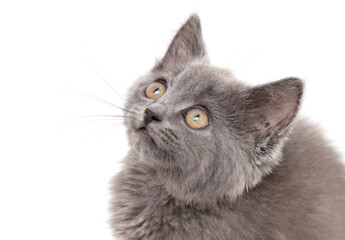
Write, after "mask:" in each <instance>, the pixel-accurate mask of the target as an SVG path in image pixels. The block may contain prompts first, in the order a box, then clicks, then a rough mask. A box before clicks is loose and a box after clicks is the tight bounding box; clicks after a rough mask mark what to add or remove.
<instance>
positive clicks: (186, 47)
mask: <svg viewBox="0 0 345 240" xmlns="http://www.w3.org/2000/svg"><path fill="white" fill-rule="evenodd" d="M204 56H206V50H205V45H204V42H203V40H202V35H201V25H200V19H199V17H198V16H197V15H192V16H190V17H189V18H188V20H187V21H186V23H185V24H183V25H182V27H181V28H180V30H179V31H178V32H177V34H176V35H175V37H174V39H173V40H172V42H171V44H170V46H169V48H168V51H167V52H166V54H165V56H164V57H163V59H162V60H161V61H160V62H159V63H158V64H157V65H156V67H155V68H156V69H165V68H169V67H174V66H178V65H180V64H184V63H186V62H188V61H191V60H193V59H197V58H202V57H204Z"/></svg>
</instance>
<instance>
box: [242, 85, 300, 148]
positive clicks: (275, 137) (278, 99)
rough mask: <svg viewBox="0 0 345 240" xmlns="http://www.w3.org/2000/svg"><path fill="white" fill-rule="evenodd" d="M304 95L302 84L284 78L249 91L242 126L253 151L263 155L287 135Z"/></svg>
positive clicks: (245, 101)
mask: <svg viewBox="0 0 345 240" xmlns="http://www.w3.org/2000/svg"><path fill="white" fill-rule="evenodd" d="M302 94H303V82H302V80H300V79H298V78H286V79H282V80H280V81H276V82H273V83H269V84H265V85H261V86H258V87H254V88H251V89H249V90H248V91H247V92H246V97H245V100H244V104H245V108H244V112H243V115H242V116H243V120H242V121H243V124H244V127H245V129H246V131H247V132H249V133H250V135H251V137H252V139H253V140H254V142H255V144H256V147H258V146H259V148H260V149H261V150H260V152H265V151H266V150H269V149H270V148H272V147H274V146H276V145H277V144H279V143H280V142H281V140H282V139H283V138H285V137H286V135H287V131H285V130H287V129H288V128H289V126H290V124H291V122H292V121H293V119H294V118H295V116H296V114H297V111H298V109H299V106H300V102H301V97H302Z"/></svg>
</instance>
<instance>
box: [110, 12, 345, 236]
mask: <svg viewBox="0 0 345 240" xmlns="http://www.w3.org/2000/svg"><path fill="white" fill-rule="evenodd" d="M302 93H303V82H302V81H301V80H300V79H298V78H294V77H290V78H285V79H282V80H279V81H276V82H273V83H269V84H265V85H261V86H256V87H249V86H246V85H244V84H242V83H240V82H238V81H237V80H236V79H235V78H234V76H232V74H231V73H229V72H228V71H226V70H223V69H219V68H217V67H214V66H212V65H210V64H209V62H208V60H207V57H206V51H205V47H204V44H203V40H202V37H201V28H200V21H199V19H198V17H197V16H195V15H193V16H191V17H190V18H189V19H188V20H187V22H186V23H185V24H184V25H183V26H182V27H181V29H180V30H179V31H178V33H177V34H176V36H175V37H174V39H173V41H172V43H171V45H170V47H169V49H168V51H167V53H166V55H165V56H164V58H163V59H162V60H161V61H160V62H158V63H157V64H156V66H154V68H153V69H152V70H151V71H150V72H149V73H148V74H147V75H146V76H144V77H142V78H141V79H139V80H138V81H137V82H136V83H135V84H134V86H133V87H132V88H131V89H130V91H129V95H128V97H127V102H126V106H125V108H126V110H125V115H126V119H127V120H126V126H127V131H128V138H129V142H130V152H129V153H128V155H127V157H126V158H125V160H124V168H123V170H122V171H121V172H120V173H119V174H118V175H117V176H116V177H115V178H114V181H113V187H112V189H113V194H114V199H113V202H112V212H113V217H112V221H111V224H112V227H113V230H114V233H115V236H117V237H118V238H119V239H126V240H129V239H131V240H134V239H138V240H139V239H140V240H146V239H176V240H177V239H186V240H187V239H193V240H194V239H221V240H224V239H232V240H236V239H256V240H257V239H265V240H267V239H281V240H283V239H284V240H287V239H289V240H291V239H303V240H305V239H313V240H316V239H328V240H331V239H339V240H340V239H341V240H344V239H345V174H344V169H343V166H342V164H341V163H340V162H339V161H338V156H337V154H336V153H335V151H334V150H333V149H332V148H330V147H329V146H328V144H327V142H325V140H324V139H323V138H322V136H321V135H320V134H319V132H318V131H317V130H316V129H315V127H313V126H311V125H309V124H307V123H306V122H304V121H301V120H295V116H296V114H297V112H298V109H299V106H300V101H301V97H302Z"/></svg>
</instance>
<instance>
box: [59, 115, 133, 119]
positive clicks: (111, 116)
mask: <svg viewBox="0 0 345 240" xmlns="http://www.w3.org/2000/svg"><path fill="white" fill-rule="evenodd" d="M96 117H108V118H114V119H118V118H134V117H132V116H123V115H107V114H100V115H84V116H76V117H70V118H67V119H65V120H73V119H80V118H96Z"/></svg>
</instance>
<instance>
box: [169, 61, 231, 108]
mask: <svg viewBox="0 0 345 240" xmlns="http://www.w3.org/2000/svg"><path fill="white" fill-rule="evenodd" d="M164 75H165V76H166V77H165V78H166V80H167V85H168V91H167V93H166V96H165V99H166V101H169V102H170V103H185V104H202V103H203V102H209V101H216V100H217V98H218V97H222V96H224V95H227V94H229V93H230V92H229V91H231V90H233V89H232V88H233V86H232V85H234V82H235V80H234V78H233V76H232V75H231V74H230V73H229V72H227V71H225V70H223V69H219V68H215V67H212V66H210V65H205V64H193V65H186V66H185V67H183V68H181V69H174V70H172V71H170V72H165V73H164ZM235 85H236V84H235Z"/></svg>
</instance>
